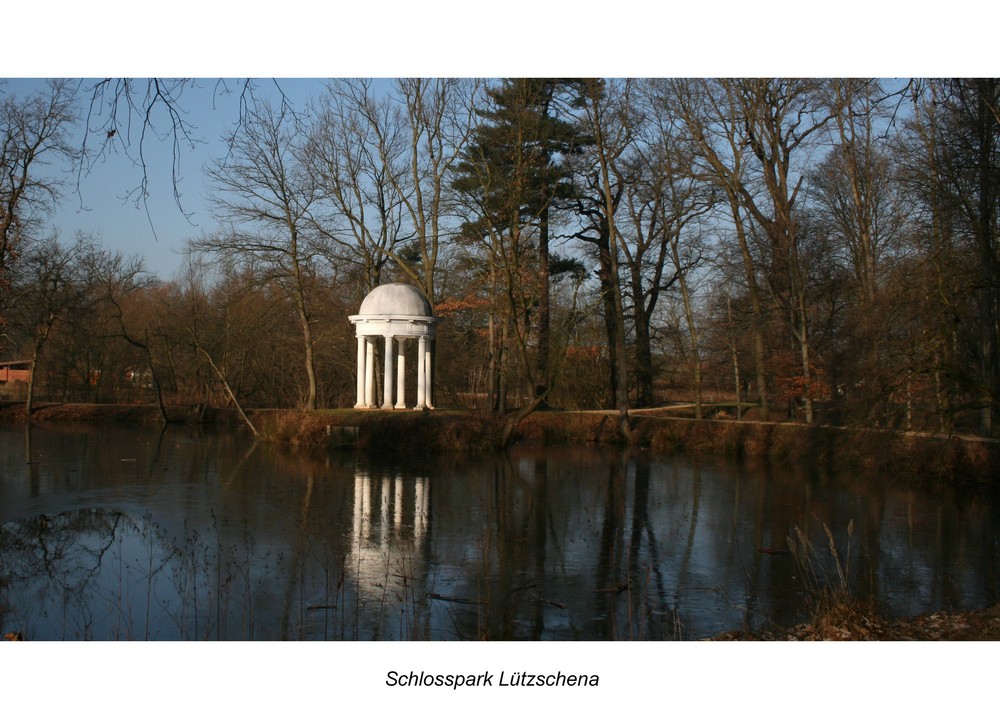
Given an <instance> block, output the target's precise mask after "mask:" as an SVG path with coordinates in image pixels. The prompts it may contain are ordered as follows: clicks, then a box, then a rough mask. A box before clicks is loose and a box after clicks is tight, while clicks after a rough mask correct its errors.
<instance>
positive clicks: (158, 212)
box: [0, 79, 324, 279]
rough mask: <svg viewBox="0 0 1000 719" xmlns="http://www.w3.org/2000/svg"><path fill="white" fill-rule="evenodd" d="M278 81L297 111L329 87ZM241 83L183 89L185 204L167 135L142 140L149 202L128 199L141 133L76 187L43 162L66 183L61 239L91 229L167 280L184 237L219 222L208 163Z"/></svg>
mask: <svg viewBox="0 0 1000 719" xmlns="http://www.w3.org/2000/svg"><path fill="white" fill-rule="evenodd" d="M82 82H83V87H84V88H86V87H88V86H90V85H91V84H92V81H86V80H84V81H82ZM140 82H141V81H140ZM277 82H278V83H279V84H280V88H281V91H282V92H283V93H284V94H285V95H286V97H288V98H289V99H290V101H291V102H292V103H294V105H295V107H296V108H297V109H298V108H304V107H305V104H306V103H307V101H308V100H309V99H310V98H311V97H316V96H318V95H320V94H321V93H322V92H323V89H324V82H323V81H321V80H315V79H314V80H301V79H300V80H293V79H283V80H279V81H277ZM242 83H243V81H242V80H233V81H227V82H226V86H227V87H228V88H230V90H231V92H229V93H226V92H225V91H224V88H223V87H221V86H220V83H219V81H218V80H215V79H207V80H203V81H199V82H198V83H197V85H196V86H194V87H191V88H189V89H187V90H185V92H184V94H183V95H182V97H181V104H182V105H183V107H184V109H185V111H186V115H185V118H184V119H185V122H188V123H189V124H190V125H191V126H192V133H191V137H192V140H193V141H195V142H194V143H193V144H183V145H182V146H181V147H180V154H179V157H178V169H179V174H178V183H177V187H178V190H179V192H180V204H181V207H178V204H177V202H176V201H175V198H174V188H173V178H172V171H173V167H174V164H173V163H174V158H173V146H172V140H171V138H170V137H169V136H166V137H159V138H157V137H149V138H147V140H146V142H145V147H144V153H145V157H146V165H147V170H148V180H149V196H148V197H147V198H146V199H145V201H142V200H141V199H139V201H138V202H137V199H138V198H137V197H136V196H132V197H129V193H130V192H131V191H133V190H134V189H135V188H136V187H137V186H138V185H139V183H140V182H141V180H142V169H141V168H140V167H139V166H137V165H136V164H135V163H134V162H133V159H132V158H131V157H130V156H129V154H131V155H133V156H134V155H135V153H136V151H137V149H138V144H137V142H138V141H137V137H136V136H133V137H132V138H131V143H130V147H129V148H128V149H129V154H126V152H125V148H124V147H123V146H122V145H118V146H116V152H114V153H113V154H110V155H108V156H107V157H104V158H101V159H100V160H99V161H98V162H97V163H95V164H94V165H93V166H92V167H91V168H90V169H89V171H88V172H87V173H86V174H84V175H83V176H82V177H81V178H80V182H79V189H77V181H76V180H77V178H76V176H75V175H74V174H72V173H71V172H69V168H66V167H63V168H55V167H52V168H46V169H47V171H49V172H52V173H53V174H55V175H57V176H60V177H62V179H63V181H64V185H63V192H62V197H61V201H60V204H59V207H58V209H57V210H56V212H55V213H54V214H53V216H52V218H51V222H52V225H53V226H54V227H56V228H57V229H58V231H59V235H60V237H61V238H62V239H63V240H64V241H67V242H68V241H72V239H73V238H74V236H75V235H76V233H77V232H84V233H88V234H92V235H94V236H95V237H96V238H97V239H98V240H99V241H100V243H101V244H102V245H104V246H105V247H108V248H110V249H113V250H117V251H121V252H122V253H124V254H126V255H135V254H138V255H140V256H142V257H143V258H144V260H145V262H146V267H147V269H149V270H150V271H151V272H154V273H155V274H157V275H158V276H159V277H160V278H161V279H170V278H171V277H172V276H173V274H174V273H175V272H176V271H177V270H178V269H179V268H180V266H181V264H182V262H183V255H182V253H183V249H184V246H185V243H186V241H187V240H188V239H190V238H194V237H197V236H198V235H200V234H201V233H203V232H209V231H211V230H212V228H213V227H214V222H213V220H212V217H211V215H210V213H209V210H208V205H207V202H206V198H207V188H206V186H205V183H204V173H203V168H204V167H205V165H206V164H207V163H209V162H210V161H211V160H212V159H213V158H215V157H218V156H219V154H220V153H221V152H222V151H223V145H222V143H221V142H219V140H220V138H221V137H222V136H223V135H224V134H225V133H226V132H227V131H229V130H231V128H232V127H233V125H234V123H235V122H236V121H237V119H238V117H239V94H240V91H241V89H242ZM43 87H44V80H39V79H32V80H27V79H25V80H8V81H7V82H6V83H5V85H0V91H6V92H10V93H16V94H18V95H22V94H25V93H27V92H30V91H32V90H35V89H38V88H43ZM256 87H257V89H258V90H260V91H261V92H263V93H270V94H276V92H277V91H276V88H275V86H274V83H273V82H271V81H268V80H262V81H258V82H257V83H256ZM154 122H156V123H157V127H162V128H164V129H166V127H165V126H166V120H165V118H164V117H155V118H154ZM161 134H162V133H161ZM72 137H73V140H74V142H76V143H82V141H83V127H82V125H81V126H79V127H77V128H76V129H75V130H74V132H73V135H72ZM181 208H183V212H182V209H181Z"/></svg>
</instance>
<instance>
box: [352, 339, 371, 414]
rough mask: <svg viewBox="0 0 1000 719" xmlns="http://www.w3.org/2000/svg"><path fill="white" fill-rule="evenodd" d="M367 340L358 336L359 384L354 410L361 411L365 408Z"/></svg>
mask: <svg viewBox="0 0 1000 719" xmlns="http://www.w3.org/2000/svg"><path fill="white" fill-rule="evenodd" d="M367 344H368V343H367V342H365V338H364V337H363V336H362V335H358V383H357V392H356V393H355V402H354V408H355V409H360V408H361V407H364V406H365V355H366V354H367V351H366V345H367Z"/></svg>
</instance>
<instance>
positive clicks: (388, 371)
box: [382, 335, 393, 409]
mask: <svg viewBox="0 0 1000 719" xmlns="http://www.w3.org/2000/svg"><path fill="white" fill-rule="evenodd" d="M383 379H384V381H383V382H382V394H383V395H384V396H383V397H382V409H392V379H393V378H392V335H386V336H385V376H384V377H383Z"/></svg>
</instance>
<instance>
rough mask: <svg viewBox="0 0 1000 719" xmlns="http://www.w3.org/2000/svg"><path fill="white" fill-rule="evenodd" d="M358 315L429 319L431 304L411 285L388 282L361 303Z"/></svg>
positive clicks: (369, 294) (370, 293)
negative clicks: (408, 316)
mask: <svg viewBox="0 0 1000 719" xmlns="http://www.w3.org/2000/svg"><path fill="white" fill-rule="evenodd" d="M358 314H360V315H415V316H418V317H431V316H432V314H433V313H432V312H431V303H430V302H428V301H427V298H426V297H424V295H423V293H422V292H421V291H420V290H418V289H417V288H416V287H413V286H412V285H406V284H403V283H402V282H390V283H389V284H385V285H379V286H378V287H376V288H375V289H374V290H372V291H371V292H369V293H368V296H367V297H365V299H364V302H362V303H361V309H360V310H358Z"/></svg>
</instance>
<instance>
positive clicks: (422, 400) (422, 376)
mask: <svg viewBox="0 0 1000 719" xmlns="http://www.w3.org/2000/svg"><path fill="white" fill-rule="evenodd" d="M426 349H427V338H426V337H425V336H423V335H421V336H420V340H419V341H418V342H417V406H416V407H414V409H426V408H427V371H426V365H425V362H426V357H425V351H426Z"/></svg>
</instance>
